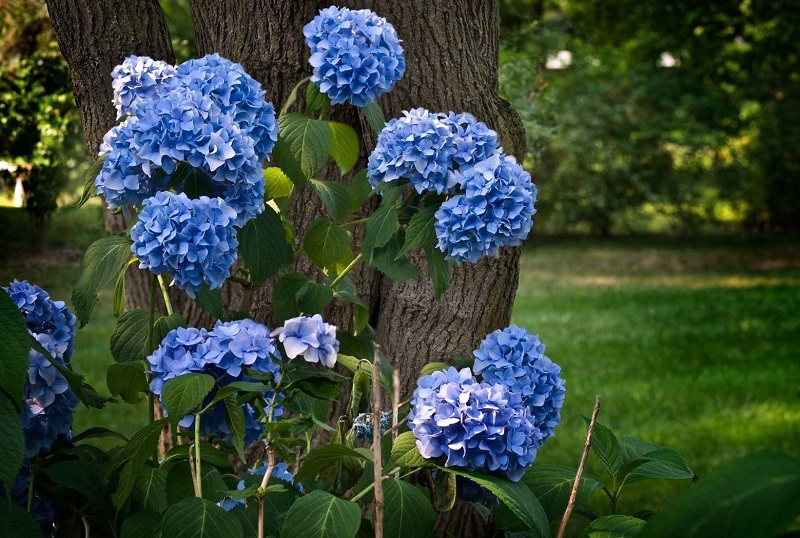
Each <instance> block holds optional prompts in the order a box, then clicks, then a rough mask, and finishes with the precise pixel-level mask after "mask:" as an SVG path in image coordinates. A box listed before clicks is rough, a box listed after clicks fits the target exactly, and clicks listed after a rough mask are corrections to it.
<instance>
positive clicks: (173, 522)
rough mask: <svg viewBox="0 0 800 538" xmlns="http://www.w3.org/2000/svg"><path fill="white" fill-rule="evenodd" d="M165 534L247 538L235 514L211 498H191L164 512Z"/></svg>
mask: <svg viewBox="0 0 800 538" xmlns="http://www.w3.org/2000/svg"><path fill="white" fill-rule="evenodd" d="M161 535H162V536H168V537H169V538H219V537H221V536H224V537H225V538H243V536H244V535H243V533H242V526H241V525H240V524H239V521H238V520H237V519H236V517H235V516H233V515H232V514H230V513H228V512H226V511H225V510H223V509H222V508H220V507H219V506H217V505H216V504H215V503H213V502H211V501H209V500H208V499H199V498H197V497H189V498H188V499H184V500H182V501H181V502H179V503H178V504H175V505H172V506H170V507H169V509H167V511H166V512H165V513H164V519H163V521H162V523H161Z"/></svg>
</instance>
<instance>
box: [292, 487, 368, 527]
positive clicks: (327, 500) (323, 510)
mask: <svg viewBox="0 0 800 538" xmlns="http://www.w3.org/2000/svg"><path fill="white" fill-rule="evenodd" d="M360 525H361V507H360V506H359V505H357V504H356V503H354V502H352V501H346V500H344V499H339V498H337V497H334V496H333V495H331V494H330V493H325V492H324V491H321V490H314V491H312V492H311V493H309V494H308V495H305V496H303V497H300V498H299V499H297V500H296V501H295V502H294V504H292V507H291V508H290V509H289V513H288V514H286V521H285V522H284V524H283V530H282V532H281V538H312V537H313V538H353V537H354V536H355V535H356V533H357V532H358V528H359V526H360Z"/></svg>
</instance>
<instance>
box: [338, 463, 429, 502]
mask: <svg viewBox="0 0 800 538" xmlns="http://www.w3.org/2000/svg"><path fill="white" fill-rule="evenodd" d="M399 470H400V467H397V468H395V469H392V470H391V471H389V472H388V473H387V474H386V475H384V476H383V477H381V480H386V479H387V478H390V477H391V475H393V474H394V473H396V472H398V471H399ZM415 472H416V471H415ZM374 487H375V483H374V482H373V483H372V484H370V485H368V486H367V487H365V488H364V489H362V490H361V491H359V492H358V494H357V495H355V496H354V497H353V498H352V499H350V500H351V501H353V502H355V501H357V500H359V499H360V498H361V497H363V496H364V495H366V494H367V493H369V492H370V491H372V488H374Z"/></svg>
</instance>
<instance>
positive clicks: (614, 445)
mask: <svg viewBox="0 0 800 538" xmlns="http://www.w3.org/2000/svg"><path fill="white" fill-rule="evenodd" d="M584 420H586V419H585V418H584ZM587 422H588V421H587ZM592 452H594V455H595V456H597V459H598V461H600V465H602V466H603V469H605V470H606V472H608V474H609V475H611V478H612V479H613V480H614V484H615V486H616V485H619V484H618V483H617V478H618V476H619V472H620V469H621V468H622V464H623V460H622V449H621V448H620V446H619V441H618V440H617V436H616V435H614V432H612V431H611V430H609V429H608V428H607V427H605V426H603V425H602V424H600V423H599V422H597V423H595V425H594V435H593V437H592Z"/></svg>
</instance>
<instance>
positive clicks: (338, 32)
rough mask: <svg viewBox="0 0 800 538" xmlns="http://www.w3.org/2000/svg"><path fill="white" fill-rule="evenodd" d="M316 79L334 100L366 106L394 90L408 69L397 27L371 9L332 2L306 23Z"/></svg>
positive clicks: (304, 29) (310, 61) (306, 33)
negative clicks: (343, 6)
mask: <svg viewBox="0 0 800 538" xmlns="http://www.w3.org/2000/svg"><path fill="white" fill-rule="evenodd" d="M303 35H304V36H305V38H306V45H308V47H309V49H311V57H310V58H309V60H308V63H310V64H311V67H313V68H314V74H313V75H312V77H311V82H313V83H314V84H316V85H317V86H318V87H319V89H320V91H321V92H322V93H324V94H327V95H328V97H330V99H331V103H333V104H334V105H338V104H341V103H345V102H349V103H351V104H353V105H355V106H359V107H363V106H366V105H368V104H370V103H372V102H373V101H375V100H376V99H377V98H378V96H380V95H381V94H383V93H386V92H388V91H389V90H391V89H392V88H393V87H394V85H395V83H396V82H397V81H398V80H400V77H402V76H403V73H404V72H405V69H406V60H405V56H404V55H403V47H401V46H400V39H398V37H397V32H395V29H394V27H393V26H392V25H391V24H389V23H388V22H386V19H384V18H382V17H378V16H377V15H376V14H375V13H373V12H372V11H370V10H368V9H360V10H351V9H348V8H339V7H335V6H331V7H329V8H327V9H323V10H321V11H320V12H319V15H317V16H316V17H314V20H313V21H311V22H309V23H308V24H306V25H305V26H304V27H303Z"/></svg>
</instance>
